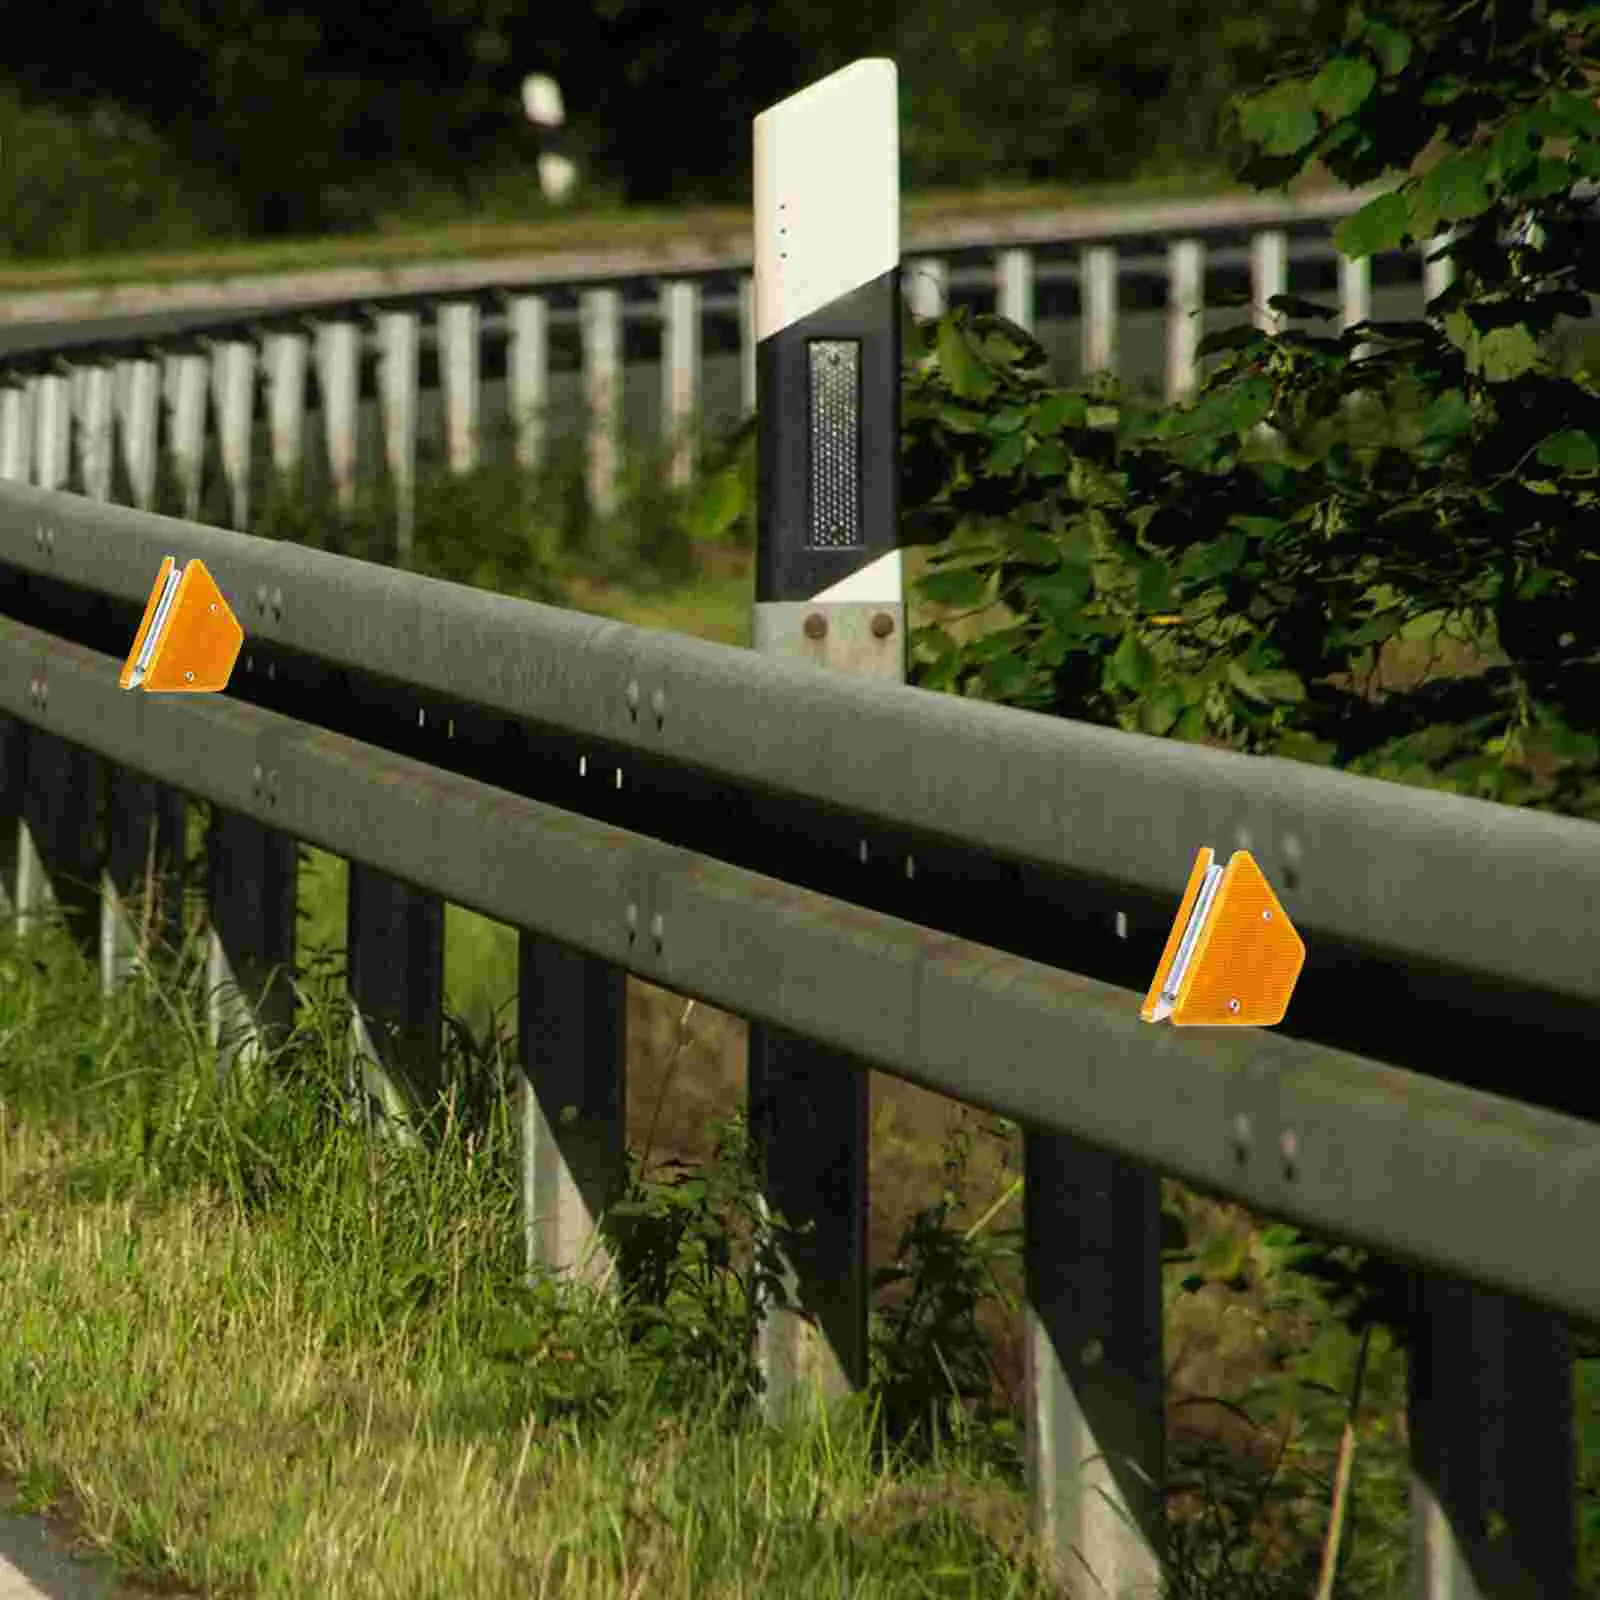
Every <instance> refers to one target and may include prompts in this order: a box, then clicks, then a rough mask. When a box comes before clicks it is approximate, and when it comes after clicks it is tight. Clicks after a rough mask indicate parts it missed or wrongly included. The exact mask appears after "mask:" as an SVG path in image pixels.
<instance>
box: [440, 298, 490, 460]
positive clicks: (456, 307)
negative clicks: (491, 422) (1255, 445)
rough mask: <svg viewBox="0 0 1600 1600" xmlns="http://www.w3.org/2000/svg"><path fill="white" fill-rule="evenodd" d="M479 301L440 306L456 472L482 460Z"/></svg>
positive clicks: (447, 423) (450, 453)
mask: <svg viewBox="0 0 1600 1600" xmlns="http://www.w3.org/2000/svg"><path fill="white" fill-rule="evenodd" d="M478 327H479V316H478V304H477V302H476V301H475V300H451V301H447V302H446V303H445V304H443V305H441V306H440V307H439V382H440V384H441V385H442V386H443V388H444V428H445V442H446V447H447V448H446V455H447V458H448V460H449V462H450V470H451V471H452V472H471V471H472V469H473V468H474V467H476V466H477V464H478V413H479V409H480V405H481V401H480V394H481V390H482V385H481V383H480V381H479V376H478V369H479V361H478V348H479V335H478Z"/></svg>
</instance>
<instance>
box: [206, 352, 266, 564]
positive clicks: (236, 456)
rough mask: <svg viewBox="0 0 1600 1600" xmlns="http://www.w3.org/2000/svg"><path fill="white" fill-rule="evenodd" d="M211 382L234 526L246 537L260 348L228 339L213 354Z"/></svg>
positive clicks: (248, 522)
mask: <svg viewBox="0 0 1600 1600" xmlns="http://www.w3.org/2000/svg"><path fill="white" fill-rule="evenodd" d="M211 382H212V389H213V403H214V404H215V406H216V409H217V443H218V448H219V450H220V453H221V456H222V475H223V477H224V478H226V479H227V483H228V500H229V509H230V511H231V514H232V519H233V526H234V527H235V528H237V529H238V530H239V532H240V533H243V532H244V531H245V530H246V529H247V528H248V527H249V526H250V439H251V432H252V427H253V424H254V422H255V412H256V347H255V346H254V345H253V344H251V343H250V342H249V341H248V340H244V339H227V340H224V341H222V342H221V343H219V344H217V345H216V346H215V347H214V348H213V350H212V354H211Z"/></svg>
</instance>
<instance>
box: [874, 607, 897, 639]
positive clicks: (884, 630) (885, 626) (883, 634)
mask: <svg viewBox="0 0 1600 1600" xmlns="http://www.w3.org/2000/svg"><path fill="white" fill-rule="evenodd" d="M893 632H894V618H893V617H891V616H890V615H889V613H888V612H887V611H880V612H879V613H878V614H877V615H876V616H875V617H874V618H873V619H872V637H873V638H874V639H887V638H888V637H889V635H890V634H891V633H893Z"/></svg>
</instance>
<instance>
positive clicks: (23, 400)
mask: <svg viewBox="0 0 1600 1600" xmlns="http://www.w3.org/2000/svg"><path fill="white" fill-rule="evenodd" d="M32 467H33V407H32V406H31V405H30V404H29V397H28V388H27V384H26V383H25V382H23V381H19V380H15V379H14V380H12V381H11V382H10V383H8V384H7V385H6V387H5V388H4V389H0V478H8V479H10V480H11V482H13V483H26V482H27V481H28V477H29V474H30V472H31V471H32Z"/></svg>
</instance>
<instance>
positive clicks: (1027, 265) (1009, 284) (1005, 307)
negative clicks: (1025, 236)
mask: <svg viewBox="0 0 1600 1600" xmlns="http://www.w3.org/2000/svg"><path fill="white" fill-rule="evenodd" d="M995 305H996V308H997V309H998V311H999V312H1000V315H1001V316H1002V317H1005V318H1006V319H1007V320H1008V321H1010V322H1014V323H1016V324H1017V326H1018V327H1019V328H1027V329H1029V330H1030V331H1031V330H1032V328H1033V252H1032V251H1031V250H1002V251H1001V252H1000V253H999V255H997V256H996V257H995Z"/></svg>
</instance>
